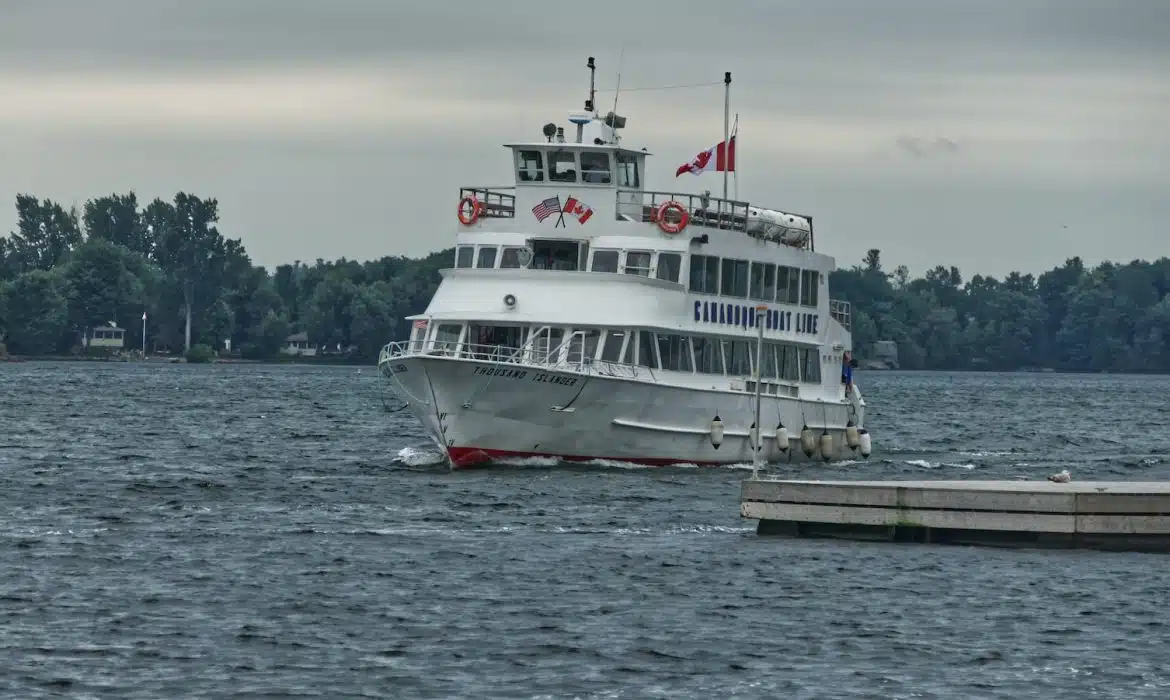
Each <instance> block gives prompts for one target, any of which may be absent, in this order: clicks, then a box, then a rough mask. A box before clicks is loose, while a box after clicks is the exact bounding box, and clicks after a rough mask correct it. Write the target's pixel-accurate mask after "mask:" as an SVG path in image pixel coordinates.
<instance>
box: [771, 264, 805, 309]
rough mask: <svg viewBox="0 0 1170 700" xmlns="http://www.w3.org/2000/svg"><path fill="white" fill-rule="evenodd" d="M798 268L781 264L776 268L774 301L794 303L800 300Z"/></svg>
mask: <svg viewBox="0 0 1170 700" xmlns="http://www.w3.org/2000/svg"><path fill="white" fill-rule="evenodd" d="M799 285H800V270H798V269H797V268H795V267H783V266H781V267H780V268H778V269H777V270H776V302H777V303H780V304H795V303H797V302H798V301H799V300H800V287H799Z"/></svg>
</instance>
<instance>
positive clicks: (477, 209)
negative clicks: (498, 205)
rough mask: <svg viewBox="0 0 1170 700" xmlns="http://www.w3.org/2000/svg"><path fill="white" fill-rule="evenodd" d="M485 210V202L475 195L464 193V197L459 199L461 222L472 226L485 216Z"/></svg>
mask: <svg viewBox="0 0 1170 700" xmlns="http://www.w3.org/2000/svg"><path fill="white" fill-rule="evenodd" d="M483 211H484V207H483V202H481V201H479V200H478V199H476V198H475V195H473V194H466V195H463V198H462V199H460V200H459V211H458V213H459V223H461V224H463V225H464V226H470V225H472V224H474V223H475V222H476V221H478V220H479V217H481V216H483Z"/></svg>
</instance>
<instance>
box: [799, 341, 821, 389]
mask: <svg viewBox="0 0 1170 700" xmlns="http://www.w3.org/2000/svg"><path fill="white" fill-rule="evenodd" d="M800 380H801V381H802V382H808V383H810V384H820V383H821V351H820V350H819V349H817V348H801V350H800Z"/></svg>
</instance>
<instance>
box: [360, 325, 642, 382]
mask: <svg viewBox="0 0 1170 700" xmlns="http://www.w3.org/2000/svg"><path fill="white" fill-rule="evenodd" d="M535 335H536V334H534V336H535ZM576 335H577V333H573V334H571V335H570V336H569V337H568V338H566V339H565V340H564V342H562V343H561V344H560V345H558V346H557V347H556V348H554V349H552V350H545V349H544V348H537V347H534V346H533V344H532V340H529V341H528V343H525V345H524V346H523V347H519V348H516V347H513V346H509V345H479V344H473V343H463V344H461V345H456V344H455V343H446V344H443V343H441V342H432V343H431V345H430V347H429V348H428V347H427V346H426V344H425V343H424V342H423V341H418V340H416V341H409V340H399V341H395V342H392V343H387V344H386V345H384V346H382V350H381V352H379V353H378V367H379V368H382V371H383V372H385V371H387V369H386V367H385V366H386V365H387V364H388V363H390V362H392V361H394V360H397V359H400V358H404V357H451V358H457V359H461V360H470V361H473V362H492V363H495V364H505V365H518V366H523V367H533V368H539V369H547V370H551V371H563V372H576V373H578V374H592V375H597V376H604V377H617V378H622V379H643V380H648V381H652V382H656V381H658V380H657V378H656V377H655V376H654V370H653V369H651V368H649V367H645V366H642V365H632V364H628V363H625V362H612V361H610V360H597V359H594V358H592V357H585V358H580V359H577V360H570V359H568V355H572V354H575V353H574V351H573V350H572V349H570V351H569V352H568V353H565V355H566V359H563V360H562V359H560V358H561V355H562V353H561V350H562V348H564V347H565V346H566V345H568V344H569V343H570V341H572V339H573V337H574V336H576ZM390 371H392V370H390Z"/></svg>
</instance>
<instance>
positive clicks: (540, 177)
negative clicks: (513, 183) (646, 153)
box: [516, 148, 639, 187]
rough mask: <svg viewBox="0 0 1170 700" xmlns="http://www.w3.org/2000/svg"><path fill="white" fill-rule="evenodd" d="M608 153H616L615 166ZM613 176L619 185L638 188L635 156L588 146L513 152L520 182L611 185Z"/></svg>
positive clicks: (610, 154)
mask: <svg viewBox="0 0 1170 700" xmlns="http://www.w3.org/2000/svg"><path fill="white" fill-rule="evenodd" d="M611 156H616V166H617V167H616V168H615V167H614V159H613V158H611ZM546 157H547V160H548V168H547V170H546V169H545V159H546ZM578 175H579V177H578ZM615 175H616V178H617V184H618V187H638V186H639V185H638V157H637V156H634V155H631V154H627V153H617V154H614V153H612V152H610V151H599V150H590V149H565V148H553V149H526V150H520V151H517V152H516V179H517V180H518V181H519V182H544V181H545V178H546V177H547V178H548V181H549V182H567V183H576V182H584V183H588V184H592V185H609V184H613V182H614V177H615Z"/></svg>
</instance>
